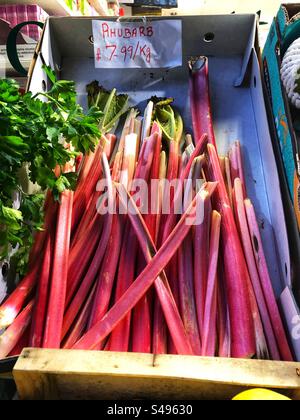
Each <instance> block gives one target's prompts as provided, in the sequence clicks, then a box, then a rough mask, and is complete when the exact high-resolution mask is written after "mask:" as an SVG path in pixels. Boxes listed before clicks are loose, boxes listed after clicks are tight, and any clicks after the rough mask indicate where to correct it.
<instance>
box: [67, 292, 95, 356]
mask: <svg viewBox="0 0 300 420" xmlns="http://www.w3.org/2000/svg"><path fill="white" fill-rule="evenodd" d="M95 292H96V284H95V285H94V286H93V289H92V291H91V292H90V294H89V296H88V298H87V301H86V303H85V304H84V306H83V308H82V310H81V312H80V314H79V316H78V318H77V319H76V322H75V324H73V325H72V327H71V329H70V333H69V335H68V336H67V338H66V340H65V341H64V344H63V346H62V348H64V349H71V348H72V347H73V346H74V345H75V344H76V343H77V341H78V340H80V338H81V337H82V336H83V334H84V333H85V331H86V327H87V323H88V319H89V316H90V313H91V310H92V305H93V300H94V297H95Z"/></svg>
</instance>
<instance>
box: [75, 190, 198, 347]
mask: <svg viewBox="0 0 300 420" xmlns="http://www.w3.org/2000/svg"><path fill="white" fill-rule="evenodd" d="M197 202H198V196H197V197H196V198H195V200H194V201H193V203H192V204H191V206H190V207H189V209H188V211H187V212H186V213H185V214H184V215H183V216H182V218H181V220H180V222H179V223H178V224H177V226H176V228H175V229H174V230H173V232H172V234H171V235H170V236H169V238H168V239H167V240H166V241H165V243H164V244H163V246H162V247H161V248H160V250H159V251H158V253H157V254H156V255H155V257H154V258H153V259H152V261H150V262H149V264H148V265H147V266H146V268H145V270H144V271H143V272H142V273H141V274H140V276H139V277H138V278H137V279H136V281H135V282H134V283H133V284H132V285H131V286H130V288H129V289H128V290H127V291H126V292H125V294H124V295H123V296H122V297H121V298H120V300H119V301H118V302H117V303H116V304H115V305H114V306H113V307H112V308H111V309H110V311H109V312H108V313H107V314H106V315H105V317H104V318H103V319H102V320H101V321H100V322H98V323H97V324H96V325H95V326H94V327H93V328H91V329H90V331H88V332H87V334H85V335H84V336H83V337H82V339H81V340H79V342H78V343H77V344H76V345H75V346H74V347H73V348H74V349H77V350H83V349H94V348H96V347H97V346H98V345H99V344H100V343H101V342H102V341H103V340H104V339H105V338H106V337H107V336H108V335H109V334H110V333H111V332H112V331H113V330H114V328H115V327H116V326H117V325H118V324H119V323H120V322H121V321H122V320H123V319H124V318H125V317H126V315H127V314H128V313H129V312H130V311H131V310H132V309H133V308H134V307H135V305H136V304H137V303H138V302H139V301H140V300H141V298H142V297H143V296H144V295H145V293H147V291H148V290H149V289H150V287H151V286H152V285H153V283H154V282H155V280H156V279H157V277H158V276H159V275H160V273H161V272H162V271H163V270H164V269H165V267H166V266H167V265H168V263H169V262H170V261H171V259H172V258H173V256H174V255H175V254H176V252H177V250H178V249H179V247H180V246H181V244H182V241H183V240H184V239H185V238H186V236H187V235H188V233H189V231H190V229H191V224H193V223H195V222H196V219H197V214H198V211H200V209H199V205H198V206H197ZM187 222H188V223H187Z"/></svg>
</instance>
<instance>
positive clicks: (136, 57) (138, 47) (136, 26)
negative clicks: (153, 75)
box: [93, 20, 182, 69]
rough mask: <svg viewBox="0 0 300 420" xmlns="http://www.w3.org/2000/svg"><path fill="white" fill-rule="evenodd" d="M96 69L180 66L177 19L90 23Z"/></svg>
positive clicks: (180, 28) (180, 42) (179, 37)
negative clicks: (91, 24)
mask: <svg viewBox="0 0 300 420" xmlns="http://www.w3.org/2000/svg"><path fill="white" fill-rule="evenodd" d="M93 37H94V49H95V65H96V68H115V69H116V68H174V67H178V66H182V22H181V20H159V21H153V22H148V23H144V22H112V21H101V20H94V21H93Z"/></svg>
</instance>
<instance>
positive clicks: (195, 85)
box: [190, 57, 216, 146]
mask: <svg viewBox="0 0 300 420" xmlns="http://www.w3.org/2000/svg"><path fill="white" fill-rule="evenodd" d="M190 73H191V77H190V97H191V108H192V118H193V126H194V136H195V140H196V143H198V142H199V140H200V138H201V136H202V135H203V134H204V133H207V135H208V139H209V142H210V143H212V144H213V145H214V146H216V140H215V134H214V129H213V121H212V113H211V104H210V92H209V77H208V58H207V57H200V58H199V59H198V60H196V61H194V62H193V61H191V62H190Z"/></svg>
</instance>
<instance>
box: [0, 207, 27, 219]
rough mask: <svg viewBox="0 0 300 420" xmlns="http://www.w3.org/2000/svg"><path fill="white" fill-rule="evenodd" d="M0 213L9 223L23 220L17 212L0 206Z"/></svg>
mask: <svg viewBox="0 0 300 420" xmlns="http://www.w3.org/2000/svg"><path fill="white" fill-rule="evenodd" d="M1 212H2V215H3V217H4V218H5V219H6V220H8V221H10V222H20V221H22V220H23V215H22V213H21V212H20V211H19V210H15V209H12V208H9V207H5V206H3V205H2V206H1Z"/></svg>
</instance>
